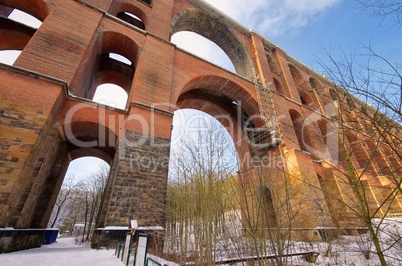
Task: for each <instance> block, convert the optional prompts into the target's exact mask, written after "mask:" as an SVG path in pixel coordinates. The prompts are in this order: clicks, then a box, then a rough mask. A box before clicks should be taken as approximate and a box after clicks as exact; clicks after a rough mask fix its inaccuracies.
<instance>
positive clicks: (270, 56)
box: [267, 53, 279, 74]
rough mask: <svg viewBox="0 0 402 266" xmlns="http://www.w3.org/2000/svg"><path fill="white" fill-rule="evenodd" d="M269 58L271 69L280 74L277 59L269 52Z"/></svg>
mask: <svg viewBox="0 0 402 266" xmlns="http://www.w3.org/2000/svg"><path fill="white" fill-rule="evenodd" d="M267 60H268V64H269V67H270V69H271V72H273V73H275V74H279V71H278V66H277V63H276V60H275V59H274V57H273V55H272V54H271V53H267Z"/></svg>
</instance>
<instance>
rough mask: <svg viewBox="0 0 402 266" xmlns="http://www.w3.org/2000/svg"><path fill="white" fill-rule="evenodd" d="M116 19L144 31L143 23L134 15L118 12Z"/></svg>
mask: <svg viewBox="0 0 402 266" xmlns="http://www.w3.org/2000/svg"><path fill="white" fill-rule="evenodd" d="M117 17H118V18H119V19H121V20H124V21H125V22H127V23H129V24H131V25H133V26H135V27H137V28H140V29H142V30H145V25H144V22H143V21H142V20H141V19H140V18H139V17H137V16H136V15H134V14H131V13H129V12H120V13H118V14H117Z"/></svg>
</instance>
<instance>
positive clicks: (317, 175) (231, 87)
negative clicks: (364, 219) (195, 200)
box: [0, 0, 401, 250]
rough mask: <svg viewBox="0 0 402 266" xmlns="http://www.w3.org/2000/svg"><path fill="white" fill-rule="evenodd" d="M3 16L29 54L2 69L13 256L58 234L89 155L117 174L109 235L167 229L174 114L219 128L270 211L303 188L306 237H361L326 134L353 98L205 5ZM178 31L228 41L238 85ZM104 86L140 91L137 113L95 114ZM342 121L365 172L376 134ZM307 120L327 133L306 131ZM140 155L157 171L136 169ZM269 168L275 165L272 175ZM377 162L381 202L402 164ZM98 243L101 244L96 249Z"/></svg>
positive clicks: (1, 165)
mask: <svg viewBox="0 0 402 266" xmlns="http://www.w3.org/2000/svg"><path fill="white" fill-rule="evenodd" d="M14 8H16V9H19V10H22V11H24V12H26V13H28V14H31V15H32V16H34V17H36V18H37V19H39V20H40V21H42V24H41V26H40V27H39V28H38V29H34V28H31V27H29V26H26V25H24V24H21V23H18V22H14V21H12V20H10V19H8V18H7V17H8V15H9V14H10V12H11V11H12V10H13V9H14ZM130 14H133V15H135V16H130ZM0 15H2V16H0V50H21V51H22V52H21V54H20V56H19V57H18V59H17V60H16V62H15V63H14V64H13V66H9V65H5V64H1V65H0V99H1V101H0V147H1V149H0V227H3V228H6V227H12V228H14V229H15V230H17V229H20V231H19V233H15V234H14V235H13V236H12V238H6V237H5V236H4V235H2V236H3V237H1V238H0V243H1V245H2V248H3V250H7V249H8V250H12V249H13V248H10V247H11V246H13V245H14V249H18V248H24V245H25V246H29V245H30V246H34V245H35V244H37V243H38V240H37V239H36V238H35V237H37V235H35V234H36V233H33V235H29V234H28V233H26V232H24V231H23V230H25V229H42V228H46V225H47V223H48V220H49V218H50V215H51V211H52V209H53V206H54V203H55V200H56V198H57V194H58V192H59V190H60V187H61V184H62V182H63V179H64V175H65V173H66V169H67V167H68V165H69V163H70V161H71V160H73V159H76V158H79V157H83V156H96V157H99V158H101V159H104V160H105V161H106V162H108V163H109V164H110V165H111V172H110V178H109V183H108V186H107V190H106V192H105V197H104V200H103V204H102V210H101V214H100V217H99V219H98V221H97V225H96V226H97V227H98V228H104V227H106V226H127V225H128V223H129V220H130V219H137V220H138V223H139V225H140V226H163V225H164V202H165V197H166V185H167V174H168V166H167V164H166V163H158V162H161V161H162V160H163V159H164V158H168V157H169V149H170V137H171V124H172V118H173V112H174V111H175V110H177V109H180V108H193V109H198V110H201V111H204V112H206V113H209V114H211V115H212V116H215V117H217V118H218V120H219V121H220V122H221V123H222V124H223V125H224V126H225V127H226V128H227V129H228V131H229V133H230V134H231V136H232V138H233V140H234V143H235V147H236V149H237V152H238V156H239V158H240V161H241V162H242V165H241V168H240V171H239V180H241V181H242V182H250V184H251V183H253V182H254V181H255V182H257V181H256V180H257V179H258V178H260V177H261V176H263V185H262V189H263V191H264V193H265V194H267V195H268V196H267V198H268V199H269V200H270V201H271V203H272V204H271V205H275V204H278V202H280V201H281V199H280V198H278V197H280V196H276V198H275V197H273V196H272V195H273V194H275V195H281V193H277V192H278V191H279V192H280V191H281V189H283V188H282V187H281V185H280V182H277V180H282V179H281V178H282V177H279V176H284V175H286V176H287V177H288V179H289V178H290V179H291V181H290V182H289V184H290V186H291V187H294V188H297V191H298V193H296V198H299V200H302V196H301V195H302V194H303V195H309V198H308V200H304V201H303V204H302V206H301V207H300V208H301V209H300V210H299V211H298V212H297V213H296V212H295V213H294V215H295V216H297V217H298V218H299V219H298V221H299V222H296V223H295V224H294V226H295V227H297V228H306V229H311V228H318V227H341V228H353V227H354V226H359V225H360V223H359V222H358V221H357V220H356V219H355V218H354V217H353V216H351V215H348V214H347V213H348V211H347V210H346V209H345V207H344V206H343V205H342V204H340V203H339V202H337V201H331V199H330V198H328V197H327V196H326V193H325V192H328V191H329V192H330V193H331V194H335V195H339V196H340V197H343V198H345V197H346V195H344V194H345V193H347V191H349V190H348V188H347V185H345V183H342V182H340V179H342V177H340V176H336V174H335V173H334V172H333V171H332V170H331V169H330V168H328V167H326V163H325V162H326V161H327V160H329V159H337V155H336V154H335V153H336V150H337V148H334V147H335V145H337V144H336V143H331V136H330V134H329V133H328V132H327V131H328V128H330V127H329V126H328V125H329V121H330V120H331V115H332V114H329V112H337V111H336V110H338V109H337V108H336V107H339V104H337V103H334V100H335V99H337V100H338V101H340V102H341V106H342V104H343V100H342V99H341V100H340V98H339V95H343V94H342V93H339V91H342V90H340V89H339V88H336V87H335V86H334V85H333V84H331V83H330V82H329V81H328V80H327V79H326V78H325V77H323V76H321V75H319V74H317V73H316V72H314V71H313V70H311V69H309V68H308V67H306V66H304V65H303V64H301V63H300V62H298V61H297V60H295V59H293V58H292V57H290V56H289V55H287V54H286V53H285V52H284V51H283V50H281V49H280V48H279V47H277V46H276V45H275V44H273V43H271V42H270V41H268V40H267V39H265V38H264V37H262V36H261V35H259V34H258V33H256V32H254V31H252V30H249V29H247V28H245V27H243V26H242V25H239V24H238V23H237V22H235V21H234V20H232V19H231V18H229V17H227V16H226V15H224V14H222V13H220V12H219V11H217V10H215V9H214V8H212V7H211V6H209V5H208V4H206V3H205V2H203V1H201V0H158V1H151V0H143V1H141V0H104V1H98V0H30V1H25V0H0ZM179 31H192V32H195V33H197V34H199V35H201V36H204V37H206V38H208V39H210V40H211V41H213V42H215V43H216V44H217V45H218V46H219V47H220V48H222V50H223V51H224V52H225V53H226V54H227V55H228V57H229V58H230V60H231V62H232V63H233V65H234V68H235V70H236V73H232V72H229V71H226V70H224V69H222V68H220V67H218V66H216V65H213V64H211V63H210V62H207V61H205V60H203V59H200V58H198V57H196V56H194V55H192V54H190V53H188V52H185V51H183V50H181V49H179V48H177V47H176V46H175V45H174V44H172V43H171V42H170V39H171V37H172V35H173V34H174V33H176V32H179ZM111 53H114V54H118V55H121V56H124V57H125V58H127V59H128V60H129V61H130V63H123V62H121V61H119V60H116V59H114V58H113V57H111ZM104 83H114V84H116V85H119V86H120V87H121V88H123V89H124V90H125V91H126V92H127V95H128V100H127V104H126V106H125V108H124V110H120V109H116V108H111V107H108V106H104V105H101V104H98V103H95V102H93V101H92V98H93V96H94V93H95V91H96V88H97V87H98V86H99V85H101V84H104ZM110 93H113V91H111V92H110ZM329 107H335V108H332V109H331V108H329ZM331 110H332V111H331ZM336 115H337V117H340V116H342V118H344V119H343V120H342V121H343V123H344V124H346V125H348V126H349V127H350V129H351V132H352V131H353V132H355V133H354V134H349V135H348V136H347V137H348V138H347V139H348V141H349V142H350V143H359V144H358V148H359V149H358V154H355V155H354V158H353V162H354V163H356V165H364V164H365V163H367V162H368V161H369V146H367V145H364V144H363V142H364V141H365V140H367V142H369V140H370V138H369V133H370V128H369V125H367V123H365V121H364V120H363V119H359V118H358V117H357V118H356V115H355V114H354V113H353V111H351V110H349V111H348V112H347V113H346V112H345V114H344V115H343V114H342V115H340V114H339V112H338V113H337V114H336ZM308 117H314V119H315V120H314V121H313V122H311V123H310V122H309V123H308V124H309V126H308V127H305V126H304V125H305V123H304V122H305V121H306V119H307V118H308ZM350 117H354V119H353V121H352V120H348V119H349V118H350ZM356 131H358V133H356ZM370 134H371V133H370ZM332 137H334V136H332ZM334 139H337V136H335V138H334ZM360 140H362V141H360ZM335 142H336V141H335ZM331 145H332V146H331ZM328 147H330V149H328ZM331 147H332V149H331ZM314 151H320V152H314ZM133 152H136V154H140V156H141V158H144V160H149V162H150V164H153V165H152V166H151V167H133V164H132V163H130V158H131V157H130V156H131V154H132V153H133ZM244 158H246V159H244ZM247 158H248V159H247ZM264 158H265V159H267V158H268V160H269V162H270V163H269V166H267V165H265V166H264V167H261V164H264V160H263V159H264ZM131 159H132V158H131ZM369 162H370V170H371V171H368V172H366V173H365V175H367V177H366V178H365V179H366V180H368V181H367V183H368V186H370V188H371V191H372V194H371V197H372V198H373V199H374V200H377V197H381V192H382V191H384V190H389V189H390V187H391V186H392V185H391V182H390V181H389V180H388V178H387V177H386V176H387V172H386V169H387V166H390V165H393V166H395V167H397V166H400V165H401V161H400V160H399V159H398V157H396V156H394V155H393V154H392V152H391V151H389V149H387V147H386V146H384V147H381V151H379V152H378V154H377V155H376V160H372V161H369ZM148 166H149V165H148ZM257 168H258V169H260V170H261V169H262V170H261V171H262V172H261V171H260V170H259V171H257V170H256V169H257ZM149 169H153V171H150V170H149ZM289 176H290V177H289ZM304 181H308V182H310V183H311V184H314V185H316V186H317V187H321V188H322V189H321V190H313V189H312V188H311V186H307V185H303V182H304ZM284 182H288V181H284ZM282 184H283V183H282ZM300 185H301V186H300ZM284 193H285V192H284ZM282 195H284V194H282ZM254 196H255V195H252V193H250V194H249V197H250V199H246V200H250V201H252V198H253V197H254ZM292 204H294V206H295V205H297V203H296V201H294V202H293V201H291V205H292ZM271 205H270V206H271ZM394 205H395V206H394ZM394 205H393V208H394V207H395V208H394V209H393V211H394V212H401V210H400V206H401V205H400V202H399V200H398V199H397V200H396V202H395V204H394ZM317 206H318V207H317ZM398 208H399V209H398ZM281 215H283V214H282V213H276V214H274V215H270V216H269V217H271V218H272V221H265V222H263V224H258V226H262V227H263V226H266V225H267V224H269V223H274V224H275V221H277V218H278V217H276V216H281ZM271 218H270V219H271ZM27 235H29V237H27ZM19 236H23V237H19ZM9 239H12V240H9ZM98 240H99V235H97V236H95V237H94V240H93V242H94V243H96V242H97V241H98ZM28 242H29V243H28ZM16 243H17V244H18V245H17V244H16ZM24 243H25V244H24ZM27 243H28V244H27Z"/></svg>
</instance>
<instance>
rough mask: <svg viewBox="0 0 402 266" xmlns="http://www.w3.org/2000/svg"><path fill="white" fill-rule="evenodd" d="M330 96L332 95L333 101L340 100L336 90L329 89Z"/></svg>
mask: <svg viewBox="0 0 402 266" xmlns="http://www.w3.org/2000/svg"><path fill="white" fill-rule="evenodd" d="M329 94H330V95H331V98H332V100H334V101H338V100H339V95H338V93H337V92H336V90H335V89H333V88H330V89H329Z"/></svg>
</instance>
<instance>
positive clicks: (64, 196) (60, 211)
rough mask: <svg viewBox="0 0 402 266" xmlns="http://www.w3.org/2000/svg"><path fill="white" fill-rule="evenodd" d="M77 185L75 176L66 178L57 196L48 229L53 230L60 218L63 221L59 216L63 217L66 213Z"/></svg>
mask: <svg viewBox="0 0 402 266" xmlns="http://www.w3.org/2000/svg"><path fill="white" fill-rule="evenodd" d="M78 185H79V184H78V183H77V177H76V176H74V175H72V176H68V177H66V179H65V180H64V182H63V185H62V187H61V190H60V192H59V195H58V196H57V200H56V203H55V206H54V209H53V212H52V216H51V219H50V221H51V222H50V226H49V227H51V228H53V227H55V226H56V225H58V224H61V223H60V221H58V220H59V219H60V218H61V219H63V217H60V216H63V215H65V214H66V213H67V212H68V209H69V208H68V206H66V205H68V204H70V203H71V200H72V198H73V197H74V191H75V189H76V188H77V186H78Z"/></svg>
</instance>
